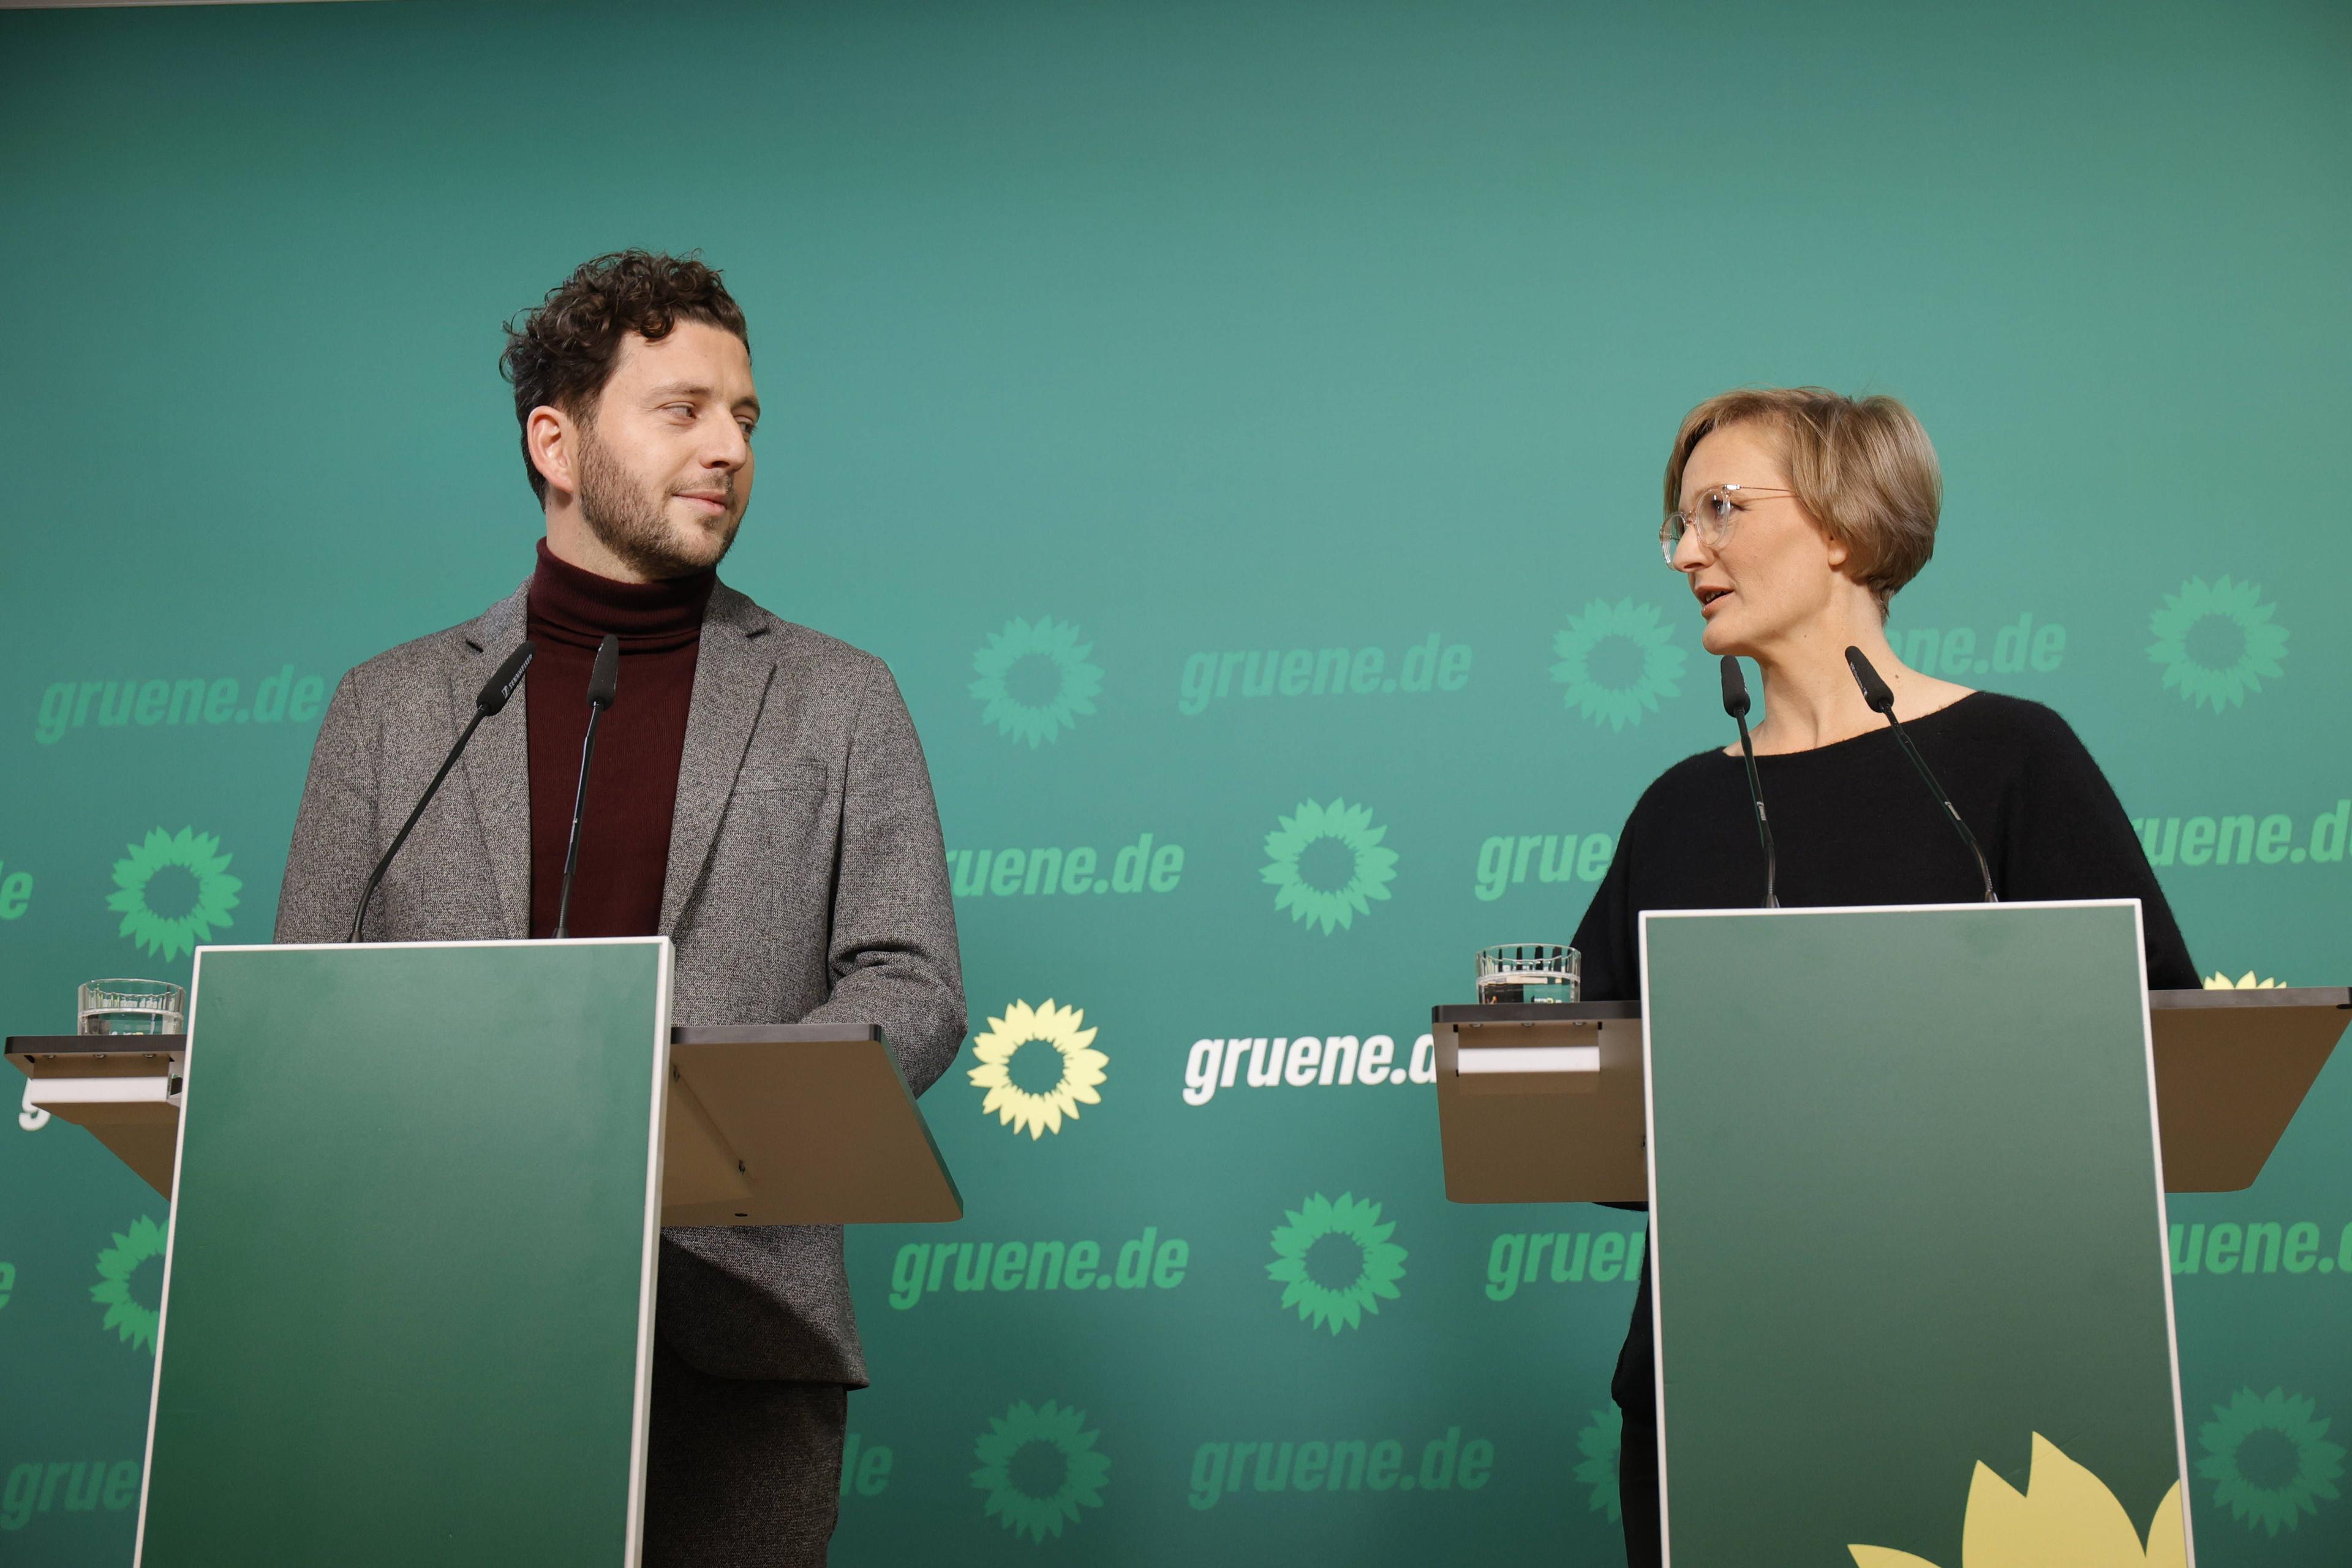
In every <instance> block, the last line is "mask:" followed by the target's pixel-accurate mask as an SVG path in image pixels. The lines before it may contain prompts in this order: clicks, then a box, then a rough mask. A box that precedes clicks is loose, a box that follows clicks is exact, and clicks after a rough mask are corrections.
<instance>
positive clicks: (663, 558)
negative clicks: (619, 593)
mask: <svg viewBox="0 0 2352 1568" xmlns="http://www.w3.org/2000/svg"><path fill="white" fill-rule="evenodd" d="M705 482H706V483H707V482H710V481H705ZM724 482H725V485H726V489H727V510H726V511H725V512H724V513H722V514H720V515H719V517H717V518H715V519H713V520H712V521H711V523H710V528H709V531H710V532H711V533H712V534H715V535H716V536H717V539H718V543H719V548H718V549H717V550H715V551H711V552H709V559H707V560H706V559H704V558H703V555H702V553H701V552H700V551H693V552H691V553H689V550H690V549H691V548H692V546H694V545H702V546H705V547H706V548H707V545H708V541H707V540H706V539H702V538H698V537H696V536H695V535H694V534H691V533H688V534H687V536H686V537H685V538H681V537H680V535H681V533H683V532H685V531H683V530H680V529H677V528H674V527H672V526H671V524H670V521H669V519H668V517H667V515H666V510H667V505H668V501H669V497H670V493H671V492H670V491H668V490H667V489H663V490H659V491H648V489H646V487H645V486H644V485H643V484H641V483H640V482H639V481H638V480H637V479H636V478H635V475H633V474H631V473H630V472H629V471H628V470H627V469H626V468H623V467H622V466H621V463H620V460H619V459H618V458H614V456H613V454H612V452H611V450H610V449H609V448H607V447H605V445H604V443H603V442H602V441H599V440H598V439H597V438H596V436H595V432H594V430H593V427H591V426H587V425H584V424H583V426H581V427H580V516H581V518H582V520H583V521H585V522H586V523H587V524H588V531H589V532H591V533H593V534H594V535H595V536H596V539H597V542H599V543H601V544H603V545H604V548H605V549H607V550H609V551H611V552H613V553H614V554H615V555H617V556H619V557H620V558H621V559H622V560H623V561H625V562H626V563H628V565H629V567H630V568H631V570H633V571H635V573H636V574H638V575H639V576H642V577H644V578H646V580H647V581H649V582H661V581H663V580H665V579H667V578H671V577H690V576H692V575H693V574H695V573H697V572H703V571H708V570H709V568H711V567H713V566H716V565H718V564H719V562H720V561H721V560H723V559H725V558H726V554H727V552H728V550H729V549H730V548H731V547H732V546H733V544H734V542H735V531H736V529H737V528H738V527H740V525H741V523H742V521H743V519H742V516H741V514H740V512H739V511H738V510H736V502H735V478H734V476H733V475H731V474H730V475H729V476H728V478H727V479H726V480H725V481H724ZM681 546H686V547H687V548H681Z"/></svg>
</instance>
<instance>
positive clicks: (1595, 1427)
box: [1576, 1405, 1625, 1524]
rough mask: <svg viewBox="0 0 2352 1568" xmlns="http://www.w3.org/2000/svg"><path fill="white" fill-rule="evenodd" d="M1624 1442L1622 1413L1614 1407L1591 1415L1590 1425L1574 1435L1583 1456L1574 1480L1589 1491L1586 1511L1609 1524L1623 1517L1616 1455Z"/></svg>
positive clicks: (1578, 1450)
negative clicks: (1603, 1517) (1604, 1517)
mask: <svg viewBox="0 0 2352 1568" xmlns="http://www.w3.org/2000/svg"><path fill="white" fill-rule="evenodd" d="M1624 1441H1625V1413H1624V1412H1623V1411H1622V1410H1620V1409H1618V1408H1617V1407H1616V1406H1615V1405H1611V1406H1610V1407H1609V1408H1608V1409H1606V1410H1596V1411H1594V1412H1593V1413H1592V1425H1591V1426H1587V1427H1586V1428H1585V1429H1584V1430H1583V1431H1581V1432H1579V1433H1578V1434H1577V1435H1576V1451H1577V1452H1578V1453H1580V1454H1581V1455H1583V1456H1584V1458H1582V1459H1580V1460H1579V1461H1578V1462H1577V1466H1576V1479H1578V1480H1580V1481H1582V1482H1583V1483H1584V1484H1585V1485H1586V1486H1588V1487H1591V1489H1592V1498H1591V1501H1589V1502H1587V1503H1586V1504H1585V1507H1586V1509H1587V1510H1589V1511H1590V1512H1592V1513H1602V1512H1606V1513H1607V1514H1608V1515H1609V1522H1610V1523H1612V1524H1615V1523H1617V1522H1618V1521H1619V1520H1620V1519H1621V1518H1622V1517H1623V1516H1622V1511H1621V1510H1620V1508H1619V1506H1618V1502H1617V1455H1618V1452H1619V1450H1620V1449H1622V1447H1624Z"/></svg>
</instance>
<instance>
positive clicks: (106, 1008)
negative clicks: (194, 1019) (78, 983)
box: [75, 980, 188, 1035]
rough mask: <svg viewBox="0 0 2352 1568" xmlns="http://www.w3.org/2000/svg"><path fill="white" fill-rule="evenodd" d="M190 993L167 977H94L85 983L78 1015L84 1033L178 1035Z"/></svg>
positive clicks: (80, 1029) (79, 1027) (78, 1028)
mask: <svg viewBox="0 0 2352 1568" xmlns="http://www.w3.org/2000/svg"><path fill="white" fill-rule="evenodd" d="M187 1014H188V994H187V992H186V991H184V990H183V989H182V988H181V987H179V986H177V985H174V984H172V983H171V982H170V981H168V980H93V981H90V982H89V984H86V985H84V986H82V988H81V993H80V997H79V1005H78V1006H77V1009H76V1014H75V1016H76V1018H77V1020H78V1025H77V1028H76V1031H75V1032H76V1033H78V1034H84V1035H176V1034H178V1033H179V1032H180V1022H181V1020H182V1019H184V1018H185V1017H186V1016H187Z"/></svg>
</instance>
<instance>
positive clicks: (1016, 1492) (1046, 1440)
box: [971, 1399, 1110, 1542]
mask: <svg viewBox="0 0 2352 1568" xmlns="http://www.w3.org/2000/svg"><path fill="white" fill-rule="evenodd" d="M1086 1426H1087V1413H1086V1412H1085V1411H1083V1410H1074V1409H1071V1408H1069V1407H1067V1406H1065V1405H1055V1403H1054V1402H1053V1401H1052V1400H1050V1399H1049V1400H1047V1401H1045V1404H1044V1405H1040V1406H1038V1407H1037V1408H1035V1409H1032V1408H1030V1407H1029V1406H1028V1405H1025V1404H1016V1405H1013V1408H1012V1409H1010V1410H1008V1411H1006V1412H1005V1413H1004V1414H1003V1416H1001V1417H999V1416H991V1417H990V1418H989V1422H988V1430H987V1432H985V1433H984V1434H982V1436H981V1439H980V1441H979V1442H978V1443H976V1444H974V1445H973V1446H972V1458H976V1459H978V1460H979V1461H980V1468H978V1469H976V1470H974V1471H972V1473H971V1484H972V1485H973V1486H976V1487H978V1488H979V1489H981V1490H982V1491H984V1492H986V1493H987V1494H988V1507H987V1509H986V1510H985V1511H986V1512H987V1513H988V1514H990V1515H991V1516H992V1517H993V1518H994V1519H995V1520H996V1521H997V1522H998V1523H1000V1524H1002V1525H1003V1526H1004V1528H1005V1529H1007V1530H1009V1531H1012V1532H1013V1534H1014V1535H1026V1536H1028V1537H1029V1538H1030V1539H1031V1540H1032V1541H1038V1542H1042V1541H1044V1540H1045V1537H1046V1536H1048V1535H1051V1536H1054V1537H1055V1538H1056V1539H1057V1540H1058V1539H1059V1538H1060V1536H1061V1533H1062V1527H1063V1526H1064V1525H1066V1524H1074V1523H1076V1521H1077V1519H1078V1510H1080V1509H1082V1508H1100V1507H1102V1494H1103V1488H1104V1487H1105V1486H1106V1485H1108V1483H1109V1481H1110V1458H1109V1456H1108V1455H1106V1454H1103V1453H1101V1452H1099V1451H1097V1449H1096V1447H1095V1439H1096V1438H1097V1437H1099V1436H1101V1435H1102V1434H1100V1433H1099V1432H1089V1431H1087V1429H1086Z"/></svg>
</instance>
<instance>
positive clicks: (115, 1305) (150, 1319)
mask: <svg viewBox="0 0 2352 1568" xmlns="http://www.w3.org/2000/svg"><path fill="white" fill-rule="evenodd" d="M163 1237H164V1228H163V1226H160V1225H157V1224H156V1223H155V1222H154V1221H153V1220H152V1219H149V1218H148V1217H147V1216H146V1215H140V1216H139V1217H138V1218H137V1219H136V1220H134V1221H133V1222H131V1229H130V1231H129V1232H128V1233H127V1234H126V1233H122V1232H117V1233H116V1235H115V1237H114V1245H113V1246H112V1247H108V1248H107V1249H106V1250H105V1251H103V1252H101V1253H100V1254H99V1255H98V1283H97V1284H95V1285H93V1286H91V1287H90V1288H89V1299H90V1300H93V1301H96V1302H98V1303H99V1304H100V1305H101V1306H103V1307H104V1308H105V1309H106V1321H104V1322H102V1323H100V1325H99V1327H100V1328H101V1329H112V1330H113V1331H115V1332H116V1333H117V1334H119V1335H120V1336H121V1339H122V1342H123V1343H124V1344H130V1345H141V1346H143V1347H145V1348H146V1349H148V1350H150V1351H152V1350H153V1349H154V1348H155V1319H156V1313H157V1310H158V1309H159V1308H160V1306H161V1305H162V1302H163V1289H162V1288H161V1283H160V1276H161V1275H162V1274H163V1265H161V1264H157V1265H156V1266H155V1268H152V1270H150V1271H149V1272H150V1274H151V1275H152V1276H156V1277H157V1278H151V1279H141V1280H140V1285H139V1289H138V1290H137V1291H136V1292H133V1291H132V1289H131V1280H132V1279H133V1278H134V1277H136V1276H137V1275H138V1274H139V1266H140V1265H141V1264H142V1263H144V1262H146V1261H147V1260H148V1259H150V1258H161V1257H163ZM145 1298H152V1301H151V1300H146V1299H145Z"/></svg>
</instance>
